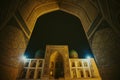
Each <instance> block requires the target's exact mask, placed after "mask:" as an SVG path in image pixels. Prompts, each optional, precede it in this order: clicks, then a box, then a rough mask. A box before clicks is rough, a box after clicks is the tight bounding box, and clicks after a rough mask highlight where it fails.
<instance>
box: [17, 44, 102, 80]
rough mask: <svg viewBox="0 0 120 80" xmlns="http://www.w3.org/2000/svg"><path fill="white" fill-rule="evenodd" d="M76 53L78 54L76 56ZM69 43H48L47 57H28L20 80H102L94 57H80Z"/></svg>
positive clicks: (23, 65)
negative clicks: (70, 50) (70, 48)
mask: <svg viewBox="0 0 120 80" xmlns="http://www.w3.org/2000/svg"><path fill="white" fill-rule="evenodd" d="M75 55H76V56H75ZM77 55H78V54H77V53H75V52H74V53H71V56H70V57H69V51H68V46H67V45H47V46H46V53H45V58H44V59H40V58H38V57H37V58H36V59H26V60H24V62H23V64H22V69H21V71H20V74H19V78H18V79H19V80H28V79H29V80H39V79H41V80H102V79H101V77H100V74H99V72H98V69H97V66H96V63H95V61H94V59H93V58H89V59H84V58H82V59H81V58H80V59H79V58H78V56H77Z"/></svg>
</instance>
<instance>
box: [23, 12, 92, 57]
mask: <svg viewBox="0 0 120 80" xmlns="http://www.w3.org/2000/svg"><path fill="white" fill-rule="evenodd" d="M47 44H48V45H68V46H69V50H71V49H74V50H76V51H77V52H78V55H79V58H83V57H86V55H90V56H92V57H93V55H92V52H91V49H90V46H89V44H88V41H87V37H86V35H85V32H84V29H83V27H82V24H81V21H80V20H79V19H78V18H77V17H76V16H74V15H71V14H69V13H66V12H63V11H60V10H57V11H54V12H51V13H47V14H45V15H42V16H40V17H39V18H38V19H37V22H36V24H35V27H34V30H33V33H32V36H31V38H30V41H29V44H28V46H27V49H26V51H25V55H26V56H28V57H32V58H33V57H34V53H35V52H36V51H37V50H41V51H43V52H45V47H46V45H47Z"/></svg>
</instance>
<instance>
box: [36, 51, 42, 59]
mask: <svg viewBox="0 0 120 80" xmlns="http://www.w3.org/2000/svg"><path fill="white" fill-rule="evenodd" d="M35 58H44V53H43V51H42V50H37V51H36V53H35Z"/></svg>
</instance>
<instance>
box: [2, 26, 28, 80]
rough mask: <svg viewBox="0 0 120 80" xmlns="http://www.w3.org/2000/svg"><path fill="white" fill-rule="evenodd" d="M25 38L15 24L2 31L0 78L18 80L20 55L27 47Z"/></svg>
mask: <svg viewBox="0 0 120 80" xmlns="http://www.w3.org/2000/svg"><path fill="white" fill-rule="evenodd" d="M24 38H25V37H24V34H23V33H22V31H21V30H20V29H19V28H17V27H15V26H6V27H5V28H4V29H3V30H2V31H1V32H0V80H16V79H15V78H16V77H17V74H18V68H19V57H20V55H22V54H23V53H24V50H25V48H26V43H25V39H24Z"/></svg>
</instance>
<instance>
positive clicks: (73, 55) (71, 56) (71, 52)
mask: <svg viewBox="0 0 120 80" xmlns="http://www.w3.org/2000/svg"><path fill="white" fill-rule="evenodd" d="M70 58H78V53H77V52H76V51H75V50H71V51H70Z"/></svg>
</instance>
